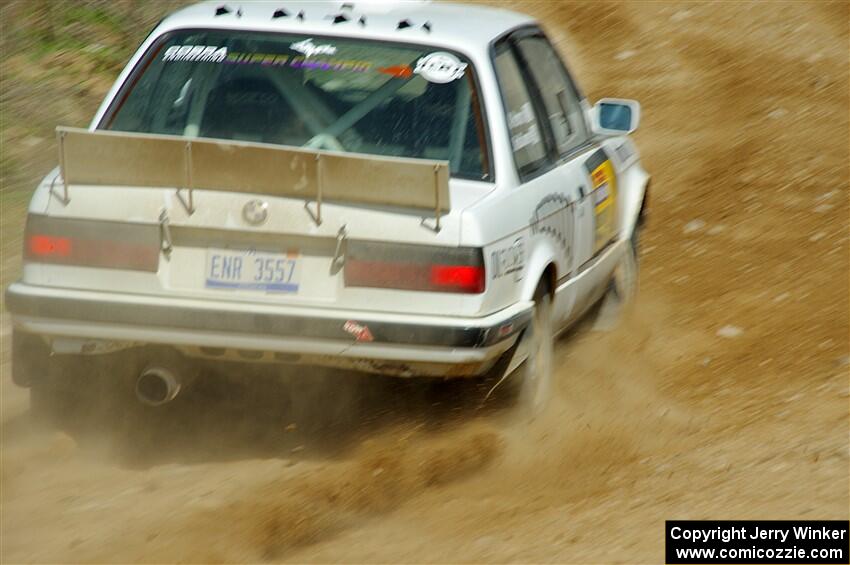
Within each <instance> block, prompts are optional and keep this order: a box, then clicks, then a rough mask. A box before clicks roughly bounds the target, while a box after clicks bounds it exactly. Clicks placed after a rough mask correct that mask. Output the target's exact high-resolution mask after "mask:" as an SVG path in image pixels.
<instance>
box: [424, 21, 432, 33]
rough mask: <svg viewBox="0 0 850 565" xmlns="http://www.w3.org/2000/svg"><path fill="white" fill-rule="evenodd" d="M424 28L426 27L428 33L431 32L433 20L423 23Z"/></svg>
mask: <svg viewBox="0 0 850 565" xmlns="http://www.w3.org/2000/svg"><path fill="white" fill-rule="evenodd" d="M422 29H424V30H425V31H427V32H428V33H431V22H425V23H424V24H422Z"/></svg>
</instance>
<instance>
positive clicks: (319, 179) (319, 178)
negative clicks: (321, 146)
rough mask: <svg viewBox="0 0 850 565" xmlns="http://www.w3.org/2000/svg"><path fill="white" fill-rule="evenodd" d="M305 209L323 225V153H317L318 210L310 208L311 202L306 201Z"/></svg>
mask: <svg viewBox="0 0 850 565" xmlns="http://www.w3.org/2000/svg"><path fill="white" fill-rule="evenodd" d="M304 209H305V210H307V213H308V214H309V215H310V218H312V219H313V221H314V222H316V225H317V226H321V225H322V154H321V153H317V154H316V212H315V213H313V211H312V210H311V209H310V202H309V201H308V202H305V203H304Z"/></svg>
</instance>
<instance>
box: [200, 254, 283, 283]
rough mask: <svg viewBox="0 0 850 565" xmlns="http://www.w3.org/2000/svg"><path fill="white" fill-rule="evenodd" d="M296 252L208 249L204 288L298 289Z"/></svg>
mask: <svg viewBox="0 0 850 565" xmlns="http://www.w3.org/2000/svg"><path fill="white" fill-rule="evenodd" d="M299 259H300V255H299V254H298V253H293V252H288V253H267V252H265V251H254V250H250V249H249V250H235V249H208V250H207V267H206V269H207V272H206V286H207V288H233V289H243V290H262V291H266V292H298V278H299V276H298V275H299V268H298V267H299V262H300V261H299Z"/></svg>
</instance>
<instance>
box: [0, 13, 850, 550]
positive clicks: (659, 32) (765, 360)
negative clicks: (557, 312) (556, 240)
mask: <svg viewBox="0 0 850 565" xmlns="http://www.w3.org/2000/svg"><path fill="white" fill-rule="evenodd" d="M502 5H503V6H506V7H510V8H511V9H514V10H517V11H521V12H526V13H529V14H531V15H533V16H535V17H536V18H538V19H540V20H541V21H542V22H544V25H545V27H546V30H547V32H548V33H549V34H550V36H551V37H552V39H553V40H554V41H555V42H556V43H557V45H558V47H559V48H560V49H561V50H562V52H563V53H564V54H565V56H566V58H567V61H568V62H569V63H571V65H572V66H573V67H574V69H573V70H574V71H575V72H576V74H577V75H578V76H581V77H582V78H583V81H582V82H583V85H584V87H585V88H586V89H587V92H586V94H587V95H588V98H589V99H590V100H591V101H593V100H596V99H598V98H599V97H601V96H620V97H623V98H634V99H637V100H639V101H640V102H641V104H642V122H641V127H640V129H639V130H638V131H637V133H636V134H635V137H636V144H637V146H638V147H639V149H640V151H641V154H642V157H643V160H644V166H645V168H646V169H647V170H648V171H649V172H650V173H651V174H652V177H653V178H652V187H651V191H650V213H649V218H648V224H647V228H646V230H645V231H644V233H643V237H642V240H641V242H640V264H641V280H640V290H639V300H638V301H637V305H636V307H635V309H634V311H632V312H630V313H629V315H628V316H627V317H626V319H624V320H623V321H622V323H621V324H620V325H619V326H617V327H616V328H615V329H613V330H612V331H610V332H599V331H594V330H593V328H592V327H590V325H589V324H582V325H580V326H579V327H577V328H576V329H574V330H572V331H570V332H569V333H568V334H567V335H564V336H563V337H562V338H561V339H559V341H558V342H557V345H556V349H555V367H556V381H555V385H556V394H555V398H554V399H553V402H552V404H551V406H550V407H549V408H548V410H547V411H546V412H545V413H544V414H543V415H542V416H540V417H538V418H536V419H534V420H532V421H530V422H529V421H526V420H524V419H520V418H518V416H517V414H516V412H515V411H514V410H513V409H512V407H511V405H510V402H509V401H505V400H504V399H503V398H502V397H501V396H500V395H495V396H494V397H491V398H489V399H487V400H486V401H484V397H485V396H486V393H487V389H486V388H484V389H480V388H479V387H476V386H475V384H474V383H468V382H445V383H442V382H441V383H437V384H434V383H430V381H427V382H423V381H420V380H417V379H413V380H405V379H393V378H376V377H375V376H369V375H361V374H355V373H347V372H341V371H336V370H315V371H314V370H310V371H308V370H306V369H300V368H289V369H287V370H286V371H285V374H284V375H283V379H281V380H277V379H270V378H268V376H267V375H265V374H262V371H258V374H256V375H254V374H247V373H246V374H244V375H238V376H239V377H240V379H241V380H244V379H245V378H250V379H253V380H252V385H256V386H251V387H245V386H238V384H237V383H234V381H235V380H239V379H230V378H228V377H229V376H230V377H232V376H233V375H228V367H227V366H219V367H217V369H218V371H217V372H218V373H219V374H218V375H217V376H216V377H215V378H210V379H207V380H205V381H203V382H199V383H198V386H197V387H196V389H195V390H193V392H192V394H191V395H188V394H187V395H186V396H185V398H183V397H181V398H180V404H179V405H178V404H176V403H175V405H174V406H172V405H168V406H166V407H163V408H166V409H165V410H163V411H156V410H149V409H147V407H142V406H138V405H133V404H131V405H129V406H128V407H126V408H125V407H124V405H118V404H117V403H116V402H115V401H114V400H115V399H114V398H111V397H109V396H104V397H100V398H98V399H96V401H95V402H93V403H92V405H91V407H90V410H88V411H87V412H86V413H85V414H84V415H81V416H79V417H77V418H75V419H72V420H71V421H68V422H65V423H64V424H63V425H62V426H60V427H59V428H58V429H57V428H54V427H50V426H46V425H44V424H43V423H41V422H39V421H37V420H36V419H34V418H32V417H31V415H30V413H29V403H28V393H27V391H26V390H25V389H21V388H18V387H16V386H15V385H13V384H12V382H11V376H10V366H9V356H8V351H9V347H10V337H11V328H10V326H9V320H8V319H7V318H8V316H7V314H6V312H5V309H4V312H3V323H2V326H0V329H2V350H3V352H2V377H1V378H0V387H2V388H0V392H2V403H0V408H2V476H0V480H2V493H0V499H1V500H0V521H2V524H0V534H2V535H0V538H2V541H0V544H1V545H2V547H0V560H2V561H4V562H71V561H73V562H173V561H191V562H210V563H213V562H233V561H253V562H257V561H295V562H331V561H344V562H388V561H392V562H458V561H460V562H489V561H498V562H519V561H521V562H573V563H576V562H640V563H644V562H659V561H661V560H662V559H663V552H664V535H663V531H664V530H663V528H664V521H665V520H669V519H797V518H799V519H843V520H846V519H848V516H850V510H848V509H850V496H848V478H850V444H849V443H848V426H849V425H850V418H849V417H848V406H850V395H848V390H850V389H849V388H848V372H850V356H849V355H850V351H848V347H850V345H848V344H850V308H849V307H848V306H850V305H848V298H850V292H848V290H850V289H848V285H850V277H848V273H850V270H849V269H848V260H849V259H850V229H848V228H850V226H848V218H850V214H849V213H848V212H850V210H848V199H849V198H850V186H849V185H850V170H848V167H850V165H848V163H850V155H848V153H849V152H850V150H849V149H848V148H850V139H848V132H850V94H848V93H850V83H848V76H850V43H849V42H850V5H848V4H847V3H845V2H817V3H815V2H812V3H804V2H773V3H756V2H753V3H745V2H738V3H724V4H723V5H722V8H721V9H718V6H717V5H716V4H713V3H673V2H665V3H651V2H640V3H638V2H629V3H627V2H623V3H608V2H586V3H584V2H580V3H556V2H511V3H510V4H509V5H508V4H507V3H505V4H502ZM12 9H20V5H13V6H12V8H4V11H3V20H4V21H3V24H4V30H5V29H8V28H9V26H10V24H9V23H8V22H9V21H10V20H9V19H7V18H11V17H12V15H14V14H12V12H11V10H12ZM138 39H139V40H140V39H141V37H140V38H138ZM3 51H4V59H5V61H4V62H3V63H2V65H3V67H2V75H3V81H2V82H3V86H2V89H3V93H2V94H3V96H2V99H3V105H4V112H3V116H2V128H3V133H2V141H3V146H4V149H3V151H4V165H3V166H4V167H7V166H9V167H11V165H7V163H13V164H15V167H16V168H14V170H13V173H8V172H4V174H3V179H4V180H3V200H2V204H3V207H2V236H3V241H2V253H3V257H2V263H3V264H2V267H3V273H2V284H3V286H4V288H5V286H6V285H8V284H9V283H10V282H12V281H13V280H15V279H16V278H17V277H18V276H19V274H20V273H19V270H20V248H21V235H22V231H23V220H24V218H25V213H26V204H25V202H26V200H27V197H28V194H29V191H31V190H32V188H33V186H34V185H35V182H37V179H39V178H41V176H43V174H44V173H45V172H46V171H47V170H49V168H50V167H52V166H54V163H53V160H55V159H54V156H55V155H56V149H55V146H54V144H53V138H52V128H53V126H55V125H56V123H58V122H60V121H62V120H65V123H67V119H68V116H71V118H72V120H74V119H75V120H76V122H75V123H71V124H69V125H74V126H85V125H86V123H87V120H88V119H89V118H90V117H91V114H85V113H84V112H82V110H80V109H78V108H77V105H76V104H70V103H69V104H68V105H69V106H72V107H71V108H69V109H67V110H64V109H63V110H62V112H70V114H67V113H66V114H65V115H62V116H58V115H57V116H51V117H50V120H49V122H50V123H48V120H45V122H44V127H43V128H42V129H38V130H36V131H29V130H27V129H26V124H27V123H28V122H33V123H41V122H38V120H37V116H38V115H39V112H41V111H42V110H41V108H42V107H44V108H52V106H49V104H48V103H44V104H43V105H39V104H36V103H35V102H34V101H36V100H37V97H36V96H35V94H34V93H35V92H38V88H39V87H40V86H41V87H42V88H43V85H40V84H39V82H38V81H34V80H33V77H34V76H37V71H39V70H40V72H43V73H45V74H49V73H54V74H56V73H59V71H60V70H62V69H63V66H65V67H67V72H69V73H70V72H71V71H72V70H73V65H63V62H62V60H61V58H59V57H58V56H57V57H54V58H51V57H47V56H45V57H43V58H38V57H35V56H31V55H28V54H24V53H19V52H16V51H15V50H14V49H13V48H12V47H11V46H10V45H9V44H8V43H6V42H4V44H3ZM57 60H58V62H57ZM63 72H65V71H63ZM91 72H94V71H93V70H92V71H91ZM51 76H52V75H51ZM28 81H29V82H28ZM28 85H29V86H28ZM108 87H109V83H108V81H107V82H104V81H96V80H92V81H91V82H90V83H86V87H85V88H86V89H87V90H88V91H89V92H87V93H82V94H78V96H79V97H80V98H81V99H85V100H89V101H88V102H87V104H88V106H85V108H86V109H87V111H89V112H93V111H94V108H93V107H92V104H93V103H92V102H91V101H90V100H99V99H101V98H102V96H103V95H104V93H105V91H106V89H108ZM57 88H58V86H57ZM28 89H32V90H28ZM41 96H44V94H43V93H42V94H41ZM69 100H72V98H69ZM51 103H52V102H51ZM7 108H14V110H15V112H14V113H13V112H11V111H10V110H8V109H7ZM57 112H59V110H57ZM74 112H76V113H74ZM12 142H14V143H15V145H14V147H13V146H12V145H10V143H12ZM6 157H8V160H6V159H5V158H6ZM18 163H23V164H20V165H19V164H18ZM9 170H12V169H9ZM4 171H5V169H4ZM92 378H93V379H96V378H103V375H92ZM172 408H173V409H172Z"/></svg>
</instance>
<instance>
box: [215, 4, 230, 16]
mask: <svg viewBox="0 0 850 565" xmlns="http://www.w3.org/2000/svg"><path fill="white" fill-rule="evenodd" d="M229 13H230V8H228V7H227V6H219V7H218V8H216V9H215V15H216V16H223V15H225V14H229Z"/></svg>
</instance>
